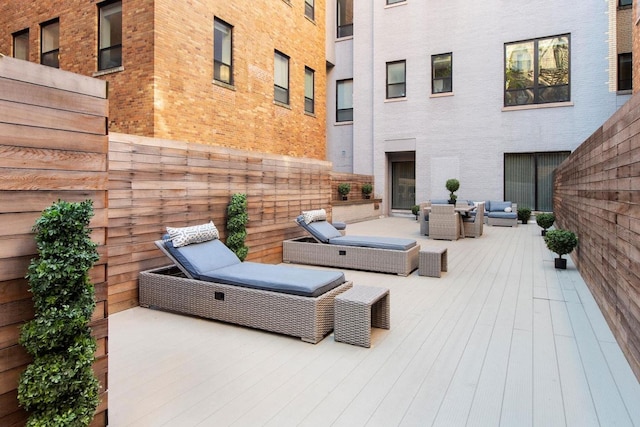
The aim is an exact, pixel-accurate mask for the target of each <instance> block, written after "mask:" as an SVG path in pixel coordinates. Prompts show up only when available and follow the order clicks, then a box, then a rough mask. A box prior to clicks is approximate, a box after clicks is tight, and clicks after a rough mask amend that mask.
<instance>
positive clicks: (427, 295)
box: [109, 217, 640, 427]
mask: <svg viewBox="0 0 640 427" xmlns="http://www.w3.org/2000/svg"><path fill="white" fill-rule="evenodd" d="M418 229H419V226H418V223H417V222H415V221H414V220H412V219H409V218H403V217H391V218H384V219H379V220H374V221H367V222H362V223H357V224H350V225H349V226H348V227H347V231H348V233H349V234H369V235H389V236H391V235H393V236H403V237H412V238H416V239H418V240H419V243H420V244H421V245H422V246H446V247H447V248H448V265H449V269H448V270H449V271H448V272H446V273H443V275H442V278H430V277H422V276H418V274H417V271H415V272H414V273H412V274H411V275H410V276H409V277H400V276H394V275H387V274H376V273H367V272H358V271H349V270H345V274H346V276H347V278H348V279H349V280H353V281H354V284H355V285H372V286H386V287H388V288H389V289H390V290H391V329H390V330H378V329H376V330H374V332H373V337H372V347H371V348H370V349H366V348H361V347H356V346H351V345H348V344H343V343H338V342H335V341H334V339H333V335H330V336H328V337H326V338H325V339H324V340H323V341H321V342H320V343H319V344H316V345H312V344H307V343H304V342H302V341H300V340H297V339H294V338H289V337H286V336H280V335H276V334H271V333H267V332H262V331H258V330H252V329H248V328H243V327H238V326H234V325H229V324H224V323H220V322H215V321H208V320H202V319H197V318H192V317H187V316H181V315H176V314H170V313H165V312H160V311H157V310H150V309H144V308H140V307H138V308H133V309H130V310H126V311H123V312H120V313H117V314H114V315H112V316H110V317H109V329H110V330H109V364H110V366H109V421H110V425H113V426H165V425H166V426H181V427H184V426H196V425H201V426H226V425H234V426H258V425H260V426H262V425H268V426H278V427H280V426H297V425H303V426H328V425H335V426H348V427H352V426H361V425H369V426H396V425H401V426H499V425H500V426H518V427H520V426H580V427H584V426H613V425H616V426H633V425H637V426H640V404H639V403H638V402H640V384H639V383H638V381H637V379H636V378H635V376H634V375H633V373H632V371H631V369H630V367H629V365H628V363H627V362H626V360H625V358H624V356H623V355H622V352H621V350H620V348H619V347H618V345H617V344H616V341H615V339H614V338H613V336H612V334H611V332H610V329H609V328H608V326H607V324H606V322H605V321H604V319H603V317H602V314H601V313H600V311H599V309H598V307H597V305H596V304H595V302H594V300H593V298H592V296H591V294H590V293H589V291H588V289H587V287H586V285H585V284H584V282H583V280H582V279H581V277H580V275H579V274H578V273H577V271H576V270H575V267H574V266H573V264H572V263H571V261H570V260H569V263H568V264H569V266H568V269H567V270H566V271H561V270H556V269H554V267H553V257H554V254H552V253H551V252H549V251H548V250H547V249H546V247H545V245H544V241H543V239H542V237H541V236H540V228H539V227H538V226H537V225H535V224H534V223H530V224H528V225H524V226H523V225H520V226H518V227H517V228H503V227H488V226H485V228H484V235H483V236H482V237H481V238H479V239H464V240H459V241H456V242H447V241H433V240H428V239H425V238H421V236H419V234H418ZM311 268H313V267H311Z"/></svg>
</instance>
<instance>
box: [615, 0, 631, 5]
mask: <svg viewBox="0 0 640 427" xmlns="http://www.w3.org/2000/svg"><path fill="white" fill-rule="evenodd" d="M632 5H633V0H618V6H632Z"/></svg>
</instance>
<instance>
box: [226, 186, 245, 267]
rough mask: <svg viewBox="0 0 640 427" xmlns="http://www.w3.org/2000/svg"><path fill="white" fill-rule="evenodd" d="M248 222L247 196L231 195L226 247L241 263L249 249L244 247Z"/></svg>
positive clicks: (228, 208)
mask: <svg viewBox="0 0 640 427" xmlns="http://www.w3.org/2000/svg"><path fill="white" fill-rule="evenodd" d="M248 221H249V214H248V213H247V195H246V194H241V193H235V194H233V195H232V196H231V201H230V203H229V206H228V207H227V247H228V248H229V249H231V250H232V251H233V252H234V253H235V254H236V255H237V256H238V258H240V260H241V261H244V259H245V258H246V257H247V254H248V253H249V248H248V247H246V246H245V245H244V242H245V239H246V238H247V229H246V225H247V222H248Z"/></svg>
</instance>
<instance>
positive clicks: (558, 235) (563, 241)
mask: <svg viewBox="0 0 640 427" xmlns="http://www.w3.org/2000/svg"><path fill="white" fill-rule="evenodd" d="M544 241H545V243H546V244H547V248H549V250H551V251H553V252H555V253H556V254H558V258H555V259H554V261H555V267H556V268H559V269H562V270H564V269H566V268H567V260H566V259H565V258H562V255H566V254H568V253H571V251H572V250H573V249H574V248H575V247H576V246H577V245H578V238H577V237H576V235H575V234H574V233H573V232H572V231H569V230H551V231H549V232H548V233H546V234H545V236H544Z"/></svg>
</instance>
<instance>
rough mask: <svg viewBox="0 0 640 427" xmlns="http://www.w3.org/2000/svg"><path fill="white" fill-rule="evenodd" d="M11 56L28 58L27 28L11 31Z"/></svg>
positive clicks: (26, 59)
mask: <svg viewBox="0 0 640 427" xmlns="http://www.w3.org/2000/svg"><path fill="white" fill-rule="evenodd" d="M13 57H14V58H18V59H24V60H25V61H28V60H29V29H26V30H22V31H18V32H17V33H13Z"/></svg>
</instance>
